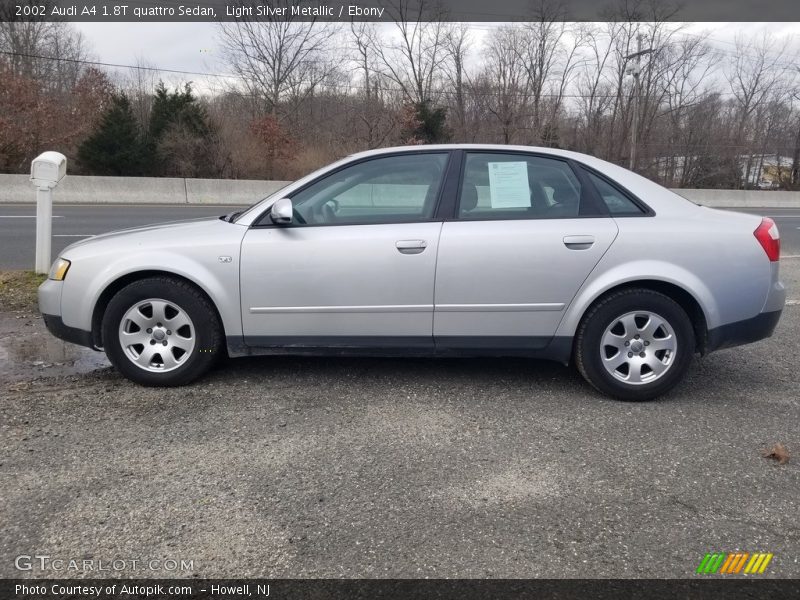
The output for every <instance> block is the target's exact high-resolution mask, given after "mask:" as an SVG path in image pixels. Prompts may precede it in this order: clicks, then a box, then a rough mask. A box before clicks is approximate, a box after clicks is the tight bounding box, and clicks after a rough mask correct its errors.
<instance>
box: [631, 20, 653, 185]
mask: <svg viewBox="0 0 800 600" xmlns="http://www.w3.org/2000/svg"><path fill="white" fill-rule="evenodd" d="M643 39H644V34H642V33H640V34H638V35H637V36H636V52H634V53H633V54H629V55H628V56H626V57H625V60H631V59H636V63H635V64H634V65H633V69H632V75H633V122H632V124H631V152H630V162H629V164H628V168H629V169H630V170H631V171H633V170H634V167H635V166H636V138H637V136H638V129H639V96H640V95H641V89H640V83H639V75H640V74H641V72H642V56H643V55H645V54H650V53H651V52H653V49H652V48H646V49H644V50H642V40H643Z"/></svg>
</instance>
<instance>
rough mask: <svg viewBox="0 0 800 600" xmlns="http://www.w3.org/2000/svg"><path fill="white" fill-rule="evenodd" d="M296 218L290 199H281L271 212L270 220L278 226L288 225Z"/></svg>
mask: <svg viewBox="0 0 800 600" xmlns="http://www.w3.org/2000/svg"><path fill="white" fill-rule="evenodd" d="M293 217H294V207H293V206H292V200H291V199H290V198H281V199H280V200H278V201H277V202H275V204H273V205H272V208H271V209H270V211H269V218H270V219H272V222H273V223H275V224H276V225H288V224H290V223H291V222H292V219H293Z"/></svg>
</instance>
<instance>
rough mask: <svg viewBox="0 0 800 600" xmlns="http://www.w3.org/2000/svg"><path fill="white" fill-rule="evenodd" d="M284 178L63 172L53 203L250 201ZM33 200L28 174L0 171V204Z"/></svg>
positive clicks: (276, 186)
mask: <svg viewBox="0 0 800 600" xmlns="http://www.w3.org/2000/svg"><path fill="white" fill-rule="evenodd" d="M288 183H289V182H288V181H260V180H250V179H182V178H178V177H89V176H85V175H67V177H65V178H64V180H63V181H62V182H61V183H60V184H59V186H58V188H56V189H55V190H54V192H53V202H54V203H55V204H234V205H245V204H253V203H254V202H257V201H258V200H261V199H262V198H265V197H267V196H269V195H270V194H272V193H273V192H275V191H277V190H279V189H280V188H282V187H283V186H285V185H286V184H288ZM35 200H36V192H35V190H34V188H33V186H32V185H31V182H30V181H29V178H28V175H5V174H0V204H12V203H13V204H27V203H33V202H35Z"/></svg>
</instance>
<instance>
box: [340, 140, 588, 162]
mask: <svg viewBox="0 0 800 600" xmlns="http://www.w3.org/2000/svg"><path fill="white" fill-rule="evenodd" d="M437 150H441V151H450V150H489V151H501V152H502V151H505V152H508V151H509V150H510V151H514V152H537V153H542V154H550V155H553V156H563V157H565V158H574V159H576V160H584V161H587V162H591V161H596V160H598V159H597V158H595V157H593V156H590V155H589V154H581V153H580V152H573V151H571V150H561V149H560V148H549V147H546V146H511V145H507V144H417V145H409V146H390V147H388V148H375V149H373V150H365V151H364V152H357V153H355V154H351V155H350V156H349V158H365V157H368V156H379V155H381V154H394V153H397V152H435V151H437Z"/></svg>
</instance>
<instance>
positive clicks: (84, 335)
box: [42, 314, 95, 349]
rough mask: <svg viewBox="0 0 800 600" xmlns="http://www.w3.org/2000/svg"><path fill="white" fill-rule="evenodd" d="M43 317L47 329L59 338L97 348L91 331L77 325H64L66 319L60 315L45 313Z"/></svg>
mask: <svg viewBox="0 0 800 600" xmlns="http://www.w3.org/2000/svg"><path fill="white" fill-rule="evenodd" d="M42 318H44V324H45V327H47V331H49V332H50V333H52V334H53V335H54V336H56V337H57V338H60V339H62V340H64V341H65V342H70V343H71V344H79V345H81V346H86V347H87V348H92V349H95V348H94V344H93V340H92V332H91V331H84V330H83V329H78V328H77V327H70V326H69V325H64V321H62V320H61V317H60V316H58V315H47V314H43V315H42Z"/></svg>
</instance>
